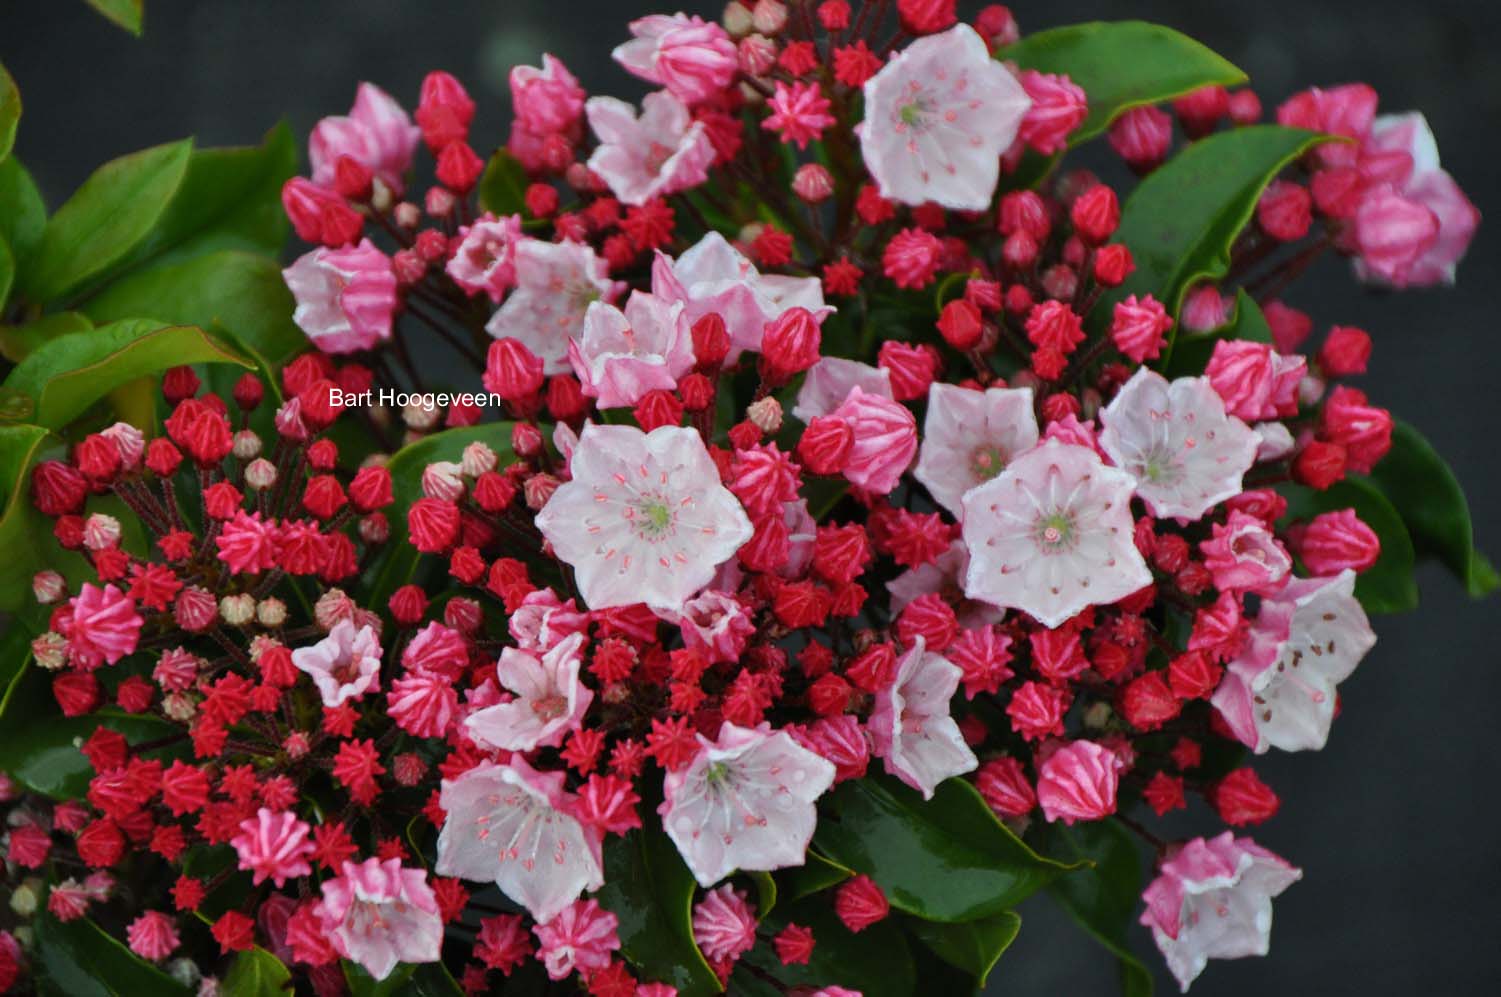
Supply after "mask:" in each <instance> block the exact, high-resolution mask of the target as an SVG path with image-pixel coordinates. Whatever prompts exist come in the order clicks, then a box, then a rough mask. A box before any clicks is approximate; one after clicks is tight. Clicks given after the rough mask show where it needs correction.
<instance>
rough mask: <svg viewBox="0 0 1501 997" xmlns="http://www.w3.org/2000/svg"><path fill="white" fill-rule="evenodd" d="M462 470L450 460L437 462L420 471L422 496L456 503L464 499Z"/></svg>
mask: <svg viewBox="0 0 1501 997" xmlns="http://www.w3.org/2000/svg"><path fill="white" fill-rule="evenodd" d="M462 475H463V469H462V468H461V467H459V465H457V464H455V463H454V462H453V461H451V460H437V461H433V462H432V463H431V464H429V465H427V467H425V468H423V470H422V494H424V495H426V496H427V497H428V498H433V499H442V500H443V501H445V502H457V501H458V500H459V499H461V498H463V497H464V478H463V476H462Z"/></svg>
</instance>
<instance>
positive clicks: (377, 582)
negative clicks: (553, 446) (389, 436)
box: [367, 422, 513, 612]
mask: <svg viewBox="0 0 1501 997" xmlns="http://www.w3.org/2000/svg"><path fill="white" fill-rule="evenodd" d="M476 441H478V442H480V443H483V444H485V445H486V446H488V447H489V448H490V449H492V450H494V451H495V452H496V453H498V454H499V455H500V463H501V465H502V466H504V465H506V464H508V463H510V461H511V458H512V456H513V454H512V453H511V424H510V423H508V422H492V423H486V424H484V425H480V426H465V427H463V428H461V429H449V430H445V431H444V432H441V433H434V434H433V435H431V436H424V437H423V438H422V439H420V440H418V441H417V442H415V443H412V444H410V445H409V446H405V447H402V448H401V449H400V450H398V451H397V452H396V453H395V454H394V455H393V456H392V457H391V459H390V460H389V461H387V462H386V468H387V470H389V471H390V472H391V494H392V495H393V496H394V497H395V499H396V501H395V502H394V503H393V504H392V506H391V509H390V514H389V515H388V517H387V519H388V520H389V523H390V527H391V535H390V537H389V538H388V539H387V540H386V544H385V548H386V549H385V552H384V553H383V554H382V555H381V557H380V558H379V559H377V560H376V562H375V564H374V567H373V568H372V569H371V573H370V576H369V578H370V580H371V585H370V589H369V591H370V597H369V601H368V602H367V605H369V606H372V607H374V608H376V609H377V610H379V611H382V612H383V611H385V609H386V603H387V602H388V601H389V600H390V598H391V593H393V592H395V591H396V590H397V589H399V588H401V586H403V585H405V584H406V583H407V582H409V581H411V579H412V573H413V572H414V571H416V569H417V562H418V560H419V559H420V557H421V555H420V554H418V552H417V548H415V547H413V546H412V545H411V544H409V543H407V517H406V511H407V508H408V507H409V506H411V504H412V503H413V502H415V501H417V499H419V498H421V497H422V471H423V469H424V468H426V467H427V465H429V464H431V463H432V462H433V461H436V460H458V459H459V456H460V455H461V454H462V453H463V452H464V448H465V447H467V446H468V445H469V444H471V443H474V442H476Z"/></svg>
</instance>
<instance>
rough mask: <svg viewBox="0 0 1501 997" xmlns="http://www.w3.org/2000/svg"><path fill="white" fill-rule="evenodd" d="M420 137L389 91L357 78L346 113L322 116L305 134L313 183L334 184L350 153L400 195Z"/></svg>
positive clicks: (331, 185) (324, 185) (353, 158)
mask: <svg viewBox="0 0 1501 997" xmlns="http://www.w3.org/2000/svg"><path fill="white" fill-rule="evenodd" d="M420 136H421V130H420V129H419V128H418V127H417V126H416V125H414V124H412V119H411V118H409V117H408V116H407V112H406V111H405V110H403V109H402V107H401V105H400V104H398V103H396V101H395V100H393V99H392V98H391V95H390V94H388V93H386V92H385V91H384V90H382V89H381V88H380V87H378V86H376V85H375V84H373V83H361V84H360V86H359V89H358V90H356V91H355V96H354V107H353V108H351V109H350V111H349V114H348V115H347V116H342V117H330V118H324V119H323V120H322V121H319V122H318V124H317V125H316V126H315V127H314V128H313V134H312V136H311V137H309V139H308V159H309V160H310V161H311V163H312V166H313V182H314V183H316V184H318V185H319V186H322V187H333V186H334V172H335V170H336V169H337V167H338V165H339V160H340V159H341V158H342V157H344V156H348V157H349V158H350V159H352V160H354V161H355V162H357V163H359V164H360V165H361V166H363V167H365V168H366V169H367V170H369V171H370V172H371V173H373V174H374V175H375V176H376V178H378V179H379V180H380V181H381V183H383V184H385V185H386V186H387V187H389V188H390V189H391V191H392V193H395V194H400V193H401V192H402V190H403V188H404V187H405V186H406V183H405V179H404V178H405V174H406V171H407V169H408V168H409V167H411V165H412V153H413V152H415V151H416V149H417V139H418V138H419V137H420Z"/></svg>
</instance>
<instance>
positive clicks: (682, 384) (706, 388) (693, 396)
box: [678, 372, 714, 412]
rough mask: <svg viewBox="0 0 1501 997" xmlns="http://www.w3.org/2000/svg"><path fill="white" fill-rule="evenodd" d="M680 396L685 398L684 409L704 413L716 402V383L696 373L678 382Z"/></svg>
mask: <svg viewBox="0 0 1501 997" xmlns="http://www.w3.org/2000/svg"><path fill="white" fill-rule="evenodd" d="M678 394H679V395H681V396H682V398H683V408H685V409H687V410H688V411H689V412H702V411H703V410H704V409H706V408H708V407H709V406H710V405H711V404H712V403H713V401H714V382H713V381H711V380H709V379H708V378H707V377H705V376H704V375H702V374H699V373H696V372H695V373H692V374H687V375H685V376H684V377H683V379H682V380H680V381H678Z"/></svg>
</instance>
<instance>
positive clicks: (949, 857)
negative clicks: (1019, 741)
mask: <svg viewBox="0 0 1501 997" xmlns="http://www.w3.org/2000/svg"><path fill="white" fill-rule="evenodd" d="M821 809H822V810H823V816H822V817H821V819H820V820H819V822H818V830H817V832H816V833H815V837H814V841H815V842H816V843H817V845H818V848H819V850H820V851H822V852H823V853H824V854H826V855H828V856H829V857H830V858H832V859H833V860H834V861H835V862H837V863H839V864H840V865H844V866H847V867H849V868H851V869H854V870H855V871H857V872H862V873H864V874H865V875H867V876H869V877H871V878H872V879H874V880H875V881H876V882H877V883H878V884H879V885H880V886H881V888H882V889H883V890H885V891H886V896H887V898H888V899H889V900H890V901H891V905H892V906H893V907H896V908H897V909H898V910H903V911H906V912H907V913H909V914H915V915H917V916H918V917H922V918H925V919H927V920H930V921H972V920H975V919H977V918H985V917H993V916H994V915H996V914H999V913H1001V912H1002V911H1006V910H1010V909H1011V908H1012V907H1014V906H1016V904H1017V903H1019V902H1020V901H1021V900H1022V899H1023V898H1025V897H1027V896H1030V895H1031V894H1032V893H1034V892H1036V891H1037V890H1039V889H1041V888H1043V887H1044V886H1046V885H1047V884H1048V883H1049V882H1051V881H1052V880H1053V879H1054V878H1056V877H1057V876H1058V875H1059V874H1061V873H1063V872H1064V871H1066V869H1067V866H1065V865H1062V864H1060V863H1058V862H1054V861H1052V860H1051V859H1047V858H1044V857H1042V856H1041V855H1038V854H1037V853H1036V852H1034V851H1033V850H1032V849H1031V848H1028V847H1027V845H1026V844H1024V843H1023V842H1022V841H1021V839H1020V838H1018V837H1017V836H1016V835H1014V834H1012V833H1011V831H1010V830H1009V829H1008V828H1007V827H1006V826H1005V825H1004V824H1002V823H1001V822H1000V821H999V820H997V819H996V816H995V814H994V813H992V812H991V810H990V808H989V807H988V806H986V805H985V801H984V800H982V799H981V798H980V794H979V793H977V792H976V791H975V788H974V787H973V786H971V785H970V784H969V783H968V782H965V781H964V780H963V779H948V780H946V781H945V782H943V783H942V784H940V785H939V787H938V790H937V792H935V793H934V795H933V799H931V800H927V801H924V800H923V798H922V796H921V795H920V794H918V793H917V792H916V791H915V790H912V789H910V788H908V787H907V786H905V785H903V784H901V783H899V782H897V781H896V780H895V779H892V778H890V777H888V776H872V777H868V778H864V779H851V780H850V781H848V782H845V783H844V784H843V785H841V786H839V787H838V788H837V789H835V790H834V791H833V792H832V793H829V794H828V795H827V796H826V797H825V798H824V801H823V805H822V807H821Z"/></svg>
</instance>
